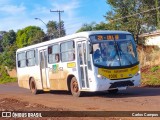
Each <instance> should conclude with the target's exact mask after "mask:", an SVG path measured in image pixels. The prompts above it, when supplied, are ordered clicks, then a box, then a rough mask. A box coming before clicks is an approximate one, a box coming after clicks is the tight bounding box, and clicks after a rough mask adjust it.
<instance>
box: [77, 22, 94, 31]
mask: <svg viewBox="0 0 160 120" xmlns="http://www.w3.org/2000/svg"><path fill="white" fill-rule="evenodd" d="M95 24H96V23H94V22H92V23H91V24H83V25H82V27H81V28H80V29H79V30H78V31H77V32H83V31H93V30H95V29H94V28H95Z"/></svg>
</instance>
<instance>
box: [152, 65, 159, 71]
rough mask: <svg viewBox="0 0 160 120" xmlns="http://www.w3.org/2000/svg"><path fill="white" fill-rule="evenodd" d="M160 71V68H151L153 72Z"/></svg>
mask: <svg viewBox="0 0 160 120" xmlns="http://www.w3.org/2000/svg"><path fill="white" fill-rule="evenodd" d="M159 69H160V66H154V67H152V68H151V72H156V71H157V70H159Z"/></svg>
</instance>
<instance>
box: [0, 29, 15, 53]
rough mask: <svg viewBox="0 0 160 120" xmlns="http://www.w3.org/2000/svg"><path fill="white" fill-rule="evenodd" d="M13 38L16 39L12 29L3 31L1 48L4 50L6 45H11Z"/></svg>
mask: <svg viewBox="0 0 160 120" xmlns="http://www.w3.org/2000/svg"><path fill="white" fill-rule="evenodd" d="M15 40H16V33H15V32H14V31H13V30H10V31H9V32H6V33H4V35H3V38H2V42H1V46H2V48H3V50H4V51H5V49H6V48H7V47H8V46H11V45H12V44H13V43H14V42H15Z"/></svg>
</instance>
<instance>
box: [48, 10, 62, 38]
mask: <svg viewBox="0 0 160 120" xmlns="http://www.w3.org/2000/svg"><path fill="white" fill-rule="evenodd" d="M50 12H57V13H58V15H59V37H61V13H62V12H64V11H63V10H62V11H61V10H56V11H54V10H50Z"/></svg>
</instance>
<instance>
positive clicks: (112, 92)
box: [108, 89, 118, 94]
mask: <svg viewBox="0 0 160 120" xmlns="http://www.w3.org/2000/svg"><path fill="white" fill-rule="evenodd" d="M108 92H109V93H110V94H116V93H117V92H118V89H113V90H108Z"/></svg>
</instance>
